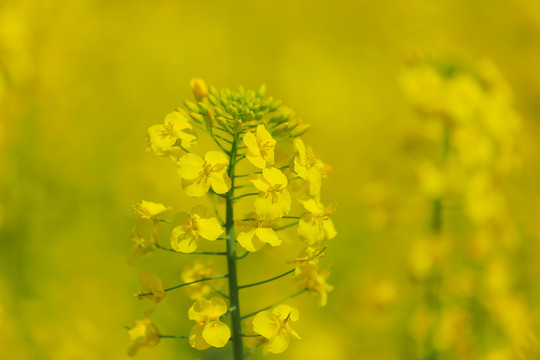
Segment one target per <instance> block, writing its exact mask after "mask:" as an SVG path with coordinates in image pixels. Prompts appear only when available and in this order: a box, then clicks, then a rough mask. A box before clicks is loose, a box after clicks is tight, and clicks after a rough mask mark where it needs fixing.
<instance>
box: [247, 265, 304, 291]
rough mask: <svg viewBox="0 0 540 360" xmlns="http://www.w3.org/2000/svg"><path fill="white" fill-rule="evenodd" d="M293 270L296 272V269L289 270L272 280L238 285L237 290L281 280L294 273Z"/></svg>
mask: <svg viewBox="0 0 540 360" xmlns="http://www.w3.org/2000/svg"><path fill="white" fill-rule="evenodd" d="M294 270H296V268H294V269H291V270H289V271H287V272H284V273H283V274H280V275H278V276H274V277H273V278H270V279H266V280H262V281H257V282H255V283H251V284H247V285H240V286H239V287H238V288H239V289H245V288H248V287H252V286H257V285H261V284H265V283H267V282H270V281H274V280H277V279H279V278H282V277H284V276H287V275H289V274H292V273H293V272H294Z"/></svg>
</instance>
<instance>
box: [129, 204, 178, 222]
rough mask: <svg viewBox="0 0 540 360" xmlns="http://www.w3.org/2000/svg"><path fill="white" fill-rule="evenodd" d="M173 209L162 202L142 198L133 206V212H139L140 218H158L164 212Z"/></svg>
mask: <svg viewBox="0 0 540 360" xmlns="http://www.w3.org/2000/svg"><path fill="white" fill-rule="evenodd" d="M170 209H172V208H171V207H166V206H165V205H163V204H161V203H154V202H151V201H145V200H142V201H141V202H140V203H138V204H136V205H134V206H133V212H134V213H136V214H139V219H147V220H154V221H155V220H158V219H159V215H160V214H161V213H162V212H165V211H167V210H170Z"/></svg>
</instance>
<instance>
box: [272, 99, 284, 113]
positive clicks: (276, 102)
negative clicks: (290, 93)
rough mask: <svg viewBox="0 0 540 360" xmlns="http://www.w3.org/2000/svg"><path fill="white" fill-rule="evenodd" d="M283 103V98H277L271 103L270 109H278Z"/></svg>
mask: <svg viewBox="0 0 540 360" xmlns="http://www.w3.org/2000/svg"><path fill="white" fill-rule="evenodd" d="M280 105H281V100H276V101H274V102H273V103H272V104H271V105H270V111H276V110H277V109H278V108H279V106H280Z"/></svg>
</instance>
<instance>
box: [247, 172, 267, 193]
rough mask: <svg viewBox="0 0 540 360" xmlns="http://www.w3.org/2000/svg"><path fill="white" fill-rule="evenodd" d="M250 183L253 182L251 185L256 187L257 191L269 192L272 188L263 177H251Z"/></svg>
mask: <svg viewBox="0 0 540 360" xmlns="http://www.w3.org/2000/svg"><path fill="white" fill-rule="evenodd" d="M249 181H251V183H252V184H253V186H255V188H257V190H259V191H265V192H266V191H268V189H269V188H270V184H269V183H268V182H267V181H265V179H264V178H263V177H262V176H261V175H258V174H256V175H252V176H250V177H249Z"/></svg>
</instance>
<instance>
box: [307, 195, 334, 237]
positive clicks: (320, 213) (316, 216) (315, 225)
mask: <svg viewBox="0 0 540 360" xmlns="http://www.w3.org/2000/svg"><path fill="white" fill-rule="evenodd" d="M302 205H303V206H304V208H305V209H306V211H307V213H306V214H305V215H304V216H302V218H301V219H300V222H299V223H298V237H299V238H300V239H301V240H303V241H304V242H306V243H308V244H315V243H318V242H321V241H323V240H324V239H332V238H333V237H335V236H336V235H337V233H336V229H335V228H334V223H333V222H332V220H330V217H329V214H332V213H333V212H334V210H333V209H331V208H330V207H327V208H326V209H325V208H324V207H323V205H322V204H321V203H320V202H318V201H316V200H315V199H310V200H307V201H302Z"/></svg>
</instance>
